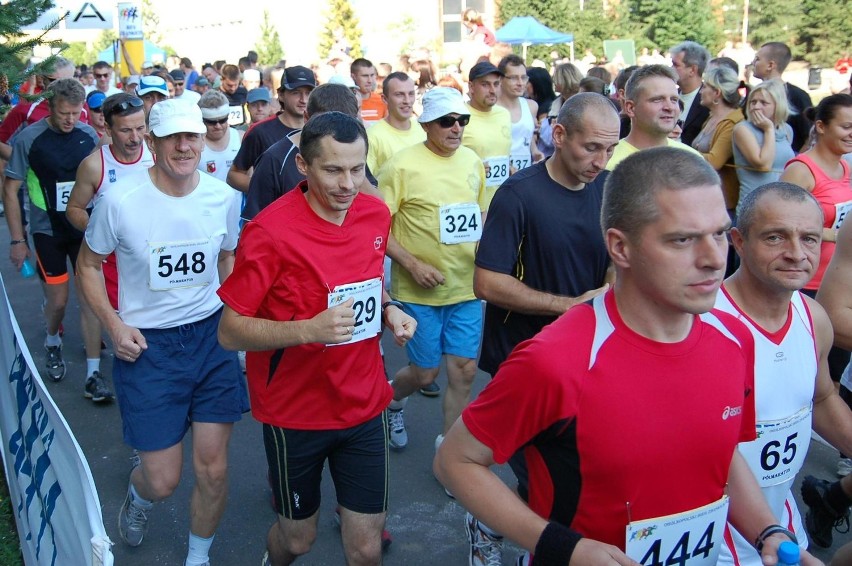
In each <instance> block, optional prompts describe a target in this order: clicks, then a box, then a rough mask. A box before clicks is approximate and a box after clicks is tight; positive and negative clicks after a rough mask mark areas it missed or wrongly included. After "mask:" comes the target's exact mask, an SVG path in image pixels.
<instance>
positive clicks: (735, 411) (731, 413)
mask: <svg viewBox="0 0 852 566" xmlns="http://www.w3.org/2000/svg"><path fill="white" fill-rule="evenodd" d="M742 412H743V407H742V405H740V406H739V407H730V406H729V407H725V410H724V411H722V420H723V421H726V420H728V417H736V416H737V415H739V414H741V413H742Z"/></svg>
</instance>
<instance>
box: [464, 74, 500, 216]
mask: <svg viewBox="0 0 852 566" xmlns="http://www.w3.org/2000/svg"><path fill="white" fill-rule="evenodd" d="M502 79H503V72H502V71H501V70H500V69H498V68H497V67H495V66H494V65H492V64H491V63H488V62H482V63H477V64H476V65H474V66H473V67H472V68H471V69H470V73H469V74H468V81H469V82H468V86H469V88H470V91H469V92H468V95H469V96H470V101H469V102H468V104H467V108H468V112H467V113H468V114H470V126H468V127H467V128H464V137H463V139H462V143H464V146H465V147H469V148H470V149H472V150H473V151H475V152H476V154H477V155H478V156H479V158H480V159H481V160H482V163H483V165H484V166H485V186H486V189H487V190H486V200H485V208H486V210H487V209H488V204H489V203H491V199H492V198H493V197H494V191H496V190H497V187H499V186H500V185H501V184H503V181H505V180H506V179H507V178H508V177H509V175H510V174H511V172H512V171H511V170H512V164H511V161H510V159H509V158H510V151H511V149H512V117H511V115H510V114H509V111H508V110H506V109H505V108H503V107H502V106H498V105H497V98H498V96H500V85H501V82H502Z"/></svg>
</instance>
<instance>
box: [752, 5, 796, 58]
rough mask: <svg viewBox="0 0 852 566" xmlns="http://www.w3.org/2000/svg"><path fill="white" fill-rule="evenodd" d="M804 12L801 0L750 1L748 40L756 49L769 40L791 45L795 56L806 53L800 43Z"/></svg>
mask: <svg viewBox="0 0 852 566" xmlns="http://www.w3.org/2000/svg"><path fill="white" fill-rule="evenodd" d="M803 19H804V13H803V11H802V2H801V1H800V0H751V2H750V3H749V25H748V40H749V43H751V44H752V46H754V48H755V49H757V48H758V47H760V46H761V45H763V44H764V43H766V42H767V41H781V42H783V43H786V44H787V45H789V46H790V50H791V51H792V52H793V57H795V58H800V57H801V56H802V55H804V50H803V46H802V45H800V44H799V27H800V26H801V25H802V20H803Z"/></svg>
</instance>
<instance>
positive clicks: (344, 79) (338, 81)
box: [328, 75, 358, 88]
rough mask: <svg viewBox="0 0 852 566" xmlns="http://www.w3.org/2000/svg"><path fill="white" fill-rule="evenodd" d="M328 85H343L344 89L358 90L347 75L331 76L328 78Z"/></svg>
mask: <svg viewBox="0 0 852 566" xmlns="http://www.w3.org/2000/svg"><path fill="white" fill-rule="evenodd" d="M328 84H332V85H343V86H345V87H346V88H358V85H356V84H355V81H354V80H353V79H352V77H350V76H349V75H333V76H331V77H329V78H328Z"/></svg>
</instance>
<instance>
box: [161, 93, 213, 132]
mask: <svg viewBox="0 0 852 566" xmlns="http://www.w3.org/2000/svg"><path fill="white" fill-rule="evenodd" d="M148 129H149V130H150V131H151V133H153V134H154V135H155V136H157V137H158V138H164V137H166V136H170V135H172V134H179V133H191V134H206V133H207V127H206V126H205V125H204V120H202V118H201V108H199V107H198V105H197V104H193V103H191V102H188V101H186V100H181V99H177V98H173V99H170V100H164V101H162V102H158V103H157V104H155V105H154V106H152V107H151V112H150V114H148Z"/></svg>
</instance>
